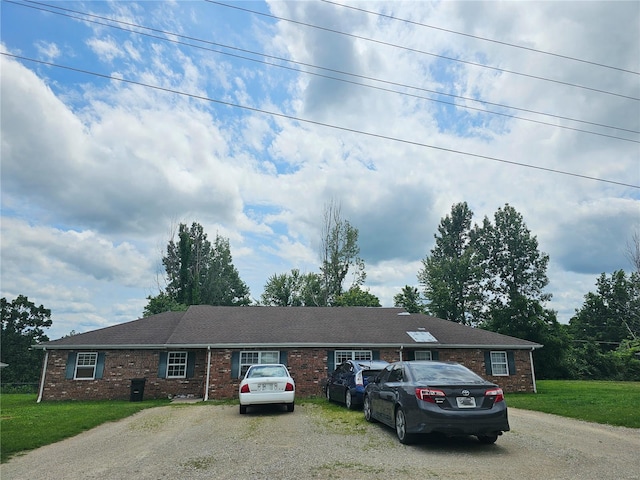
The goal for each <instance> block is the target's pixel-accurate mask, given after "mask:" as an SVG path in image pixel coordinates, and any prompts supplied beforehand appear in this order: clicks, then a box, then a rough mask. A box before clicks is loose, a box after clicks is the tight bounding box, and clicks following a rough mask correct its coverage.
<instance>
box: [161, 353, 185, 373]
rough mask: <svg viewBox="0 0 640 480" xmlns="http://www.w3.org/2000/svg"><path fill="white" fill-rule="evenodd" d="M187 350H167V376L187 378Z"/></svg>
mask: <svg viewBox="0 0 640 480" xmlns="http://www.w3.org/2000/svg"><path fill="white" fill-rule="evenodd" d="M188 357H189V355H188V352H167V375H166V377H167V378H187V359H188Z"/></svg>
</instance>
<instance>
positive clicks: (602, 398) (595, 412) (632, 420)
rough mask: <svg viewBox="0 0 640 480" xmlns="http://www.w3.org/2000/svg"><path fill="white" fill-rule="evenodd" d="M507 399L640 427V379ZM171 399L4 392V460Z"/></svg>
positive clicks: (338, 418)
mask: <svg viewBox="0 0 640 480" xmlns="http://www.w3.org/2000/svg"><path fill="white" fill-rule="evenodd" d="M506 399H507V404H508V405H509V407H514V408H522V409H526V410H537V411H540V412H546V413H553V414H556V415H561V416H566V417H571V418H577V419H580V420H586V421H588V422H595V423H605V424H610V425H618V426H624V427H631V428H640V409H639V408H638V405H640V382H599V381H588V382H587V381H559V380H541V381H539V382H538V393H537V394H531V393H517V394H514V393H510V394H507V395H506ZM212 403H214V402H208V404H212ZM215 403H232V404H234V405H235V404H236V403H237V402H234V401H224V402H215ZM297 403H300V404H305V403H311V404H313V405H316V406H320V407H321V408H322V416H323V424H325V425H326V424H330V425H332V426H334V427H335V428H336V429H341V428H344V429H345V431H353V430H354V429H355V430H357V429H358V428H360V426H361V425H364V417H363V415H362V412H359V411H354V410H347V409H346V408H344V407H343V406H339V405H337V404H334V403H331V404H330V403H328V402H327V401H326V400H325V399H324V398H310V399H299V400H298V402H297ZM168 404H169V401H168V400H145V401H143V402H128V401H125V400H119V401H91V402H42V403H36V395H31V394H4V395H2V397H0V413H1V422H0V453H1V455H0V461H1V462H6V461H7V459H8V458H9V457H11V456H12V455H15V454H19V453H20V452H24V451H28V450H32V449H34V448H38V447H41V446H43V445H48V444H50V443H54V442H58V441H60V440H63V439H65V438H68V437H72V436H74V435H77V434H78V433H80V432H83V431H85V430H89V429H90V428H93V427H95V426H97V425H100V424H102V423H105V422H111V421H115V420H119V419H121V418H124V417H128V416H129V415H132V414H134V413H136V412H138V411H140V410H142V409H145V408H152V407H156V406H159V405H168ZM195 405H203V403H200V404H195ZM177 408H189V406H185V405H181V406H180V407H177ZM325 417H326V418H325ZM345 427H347V428H345Z"/></svg>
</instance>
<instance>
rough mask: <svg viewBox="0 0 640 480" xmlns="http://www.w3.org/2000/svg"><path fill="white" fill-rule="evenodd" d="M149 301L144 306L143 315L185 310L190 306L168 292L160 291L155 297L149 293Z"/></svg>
mask: <svg viewBox="0 0 640 480" xmlns="http://www.w3.org/2000/svg"><path fill="white" fill-rule="evenodd" d="M147 300H148V301H149V303H147V306H146V307H144V310H143V312H142V316H143V317H150V316H151V315H156V314H158V313H164V312H183V311H185V310H186V309H187V308H188V305H185V304H184V303H178V302H177V301H176V300H175V299H173V298H172V297H170V296H169V294H167V293H166V292H160V293H159V294H158V295H156V296H155V297H152V296H151V295H149V296H148V297H147Z"/></svg>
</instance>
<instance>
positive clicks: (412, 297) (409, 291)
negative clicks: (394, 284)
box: [393, 285, 424, 313]
mask: <svg viewBox="0 0 640 480" xmlns="http://www.w3.org/2000/svg"><path fill="white" fill-rule="evenodd" d="M393 305H394V306H396V307H402V308H404V309H405V310H406V311H407V312H409V313H423V312H424V305H423V304H422V301H421V300H420V293H419V292H418V289H417V288H416V287H412V286H410V285H405V286H404V288H403V289H402V292H400V293H397V294H396V295H395V296H394V297H393Z"/></svg>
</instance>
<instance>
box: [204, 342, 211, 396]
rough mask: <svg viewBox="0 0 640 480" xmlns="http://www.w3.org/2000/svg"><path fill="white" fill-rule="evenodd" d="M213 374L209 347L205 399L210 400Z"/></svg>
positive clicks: (208, 348) (209, 348)
mask: <svg viewBox="0 0 640 480" xmlns="http://www.w3.org/2000/svg"><path fill="white" fill-rule="evenodd" d="M210 376H211V347H210V346H209V347H207V381H206V382H205V390H204V401H205V402H206V401H207V400H209V378H210Z"/></svg>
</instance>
